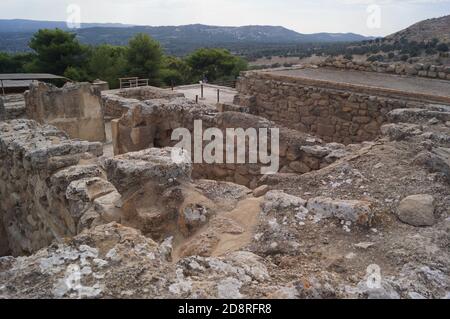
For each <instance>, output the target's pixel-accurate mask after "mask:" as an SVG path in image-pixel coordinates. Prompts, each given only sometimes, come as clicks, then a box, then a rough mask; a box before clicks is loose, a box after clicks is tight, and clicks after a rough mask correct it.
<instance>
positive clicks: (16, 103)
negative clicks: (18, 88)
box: [0, 94, 26, 121]
mask: <svg viewBox="0 0 450 319" xmlns="http://www.w3.org/2000/svg"><path fill="white" fill-rule="evenodd" d="M25 116H26V110H25V100H24V96H23V94H8V95H5V96H1V97H0V121H6V120H14V119H19V118H24V117H25Z"/></svg>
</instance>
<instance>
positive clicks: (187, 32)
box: [0, 20, 370, 55]
mask: <svg viewBox="0 0 450 319" xmlns="http://www.w3.org/2000/svg"><path fill="white" fill-rule="evenodd" d="M42 28H50V29H53V28H61V29H67V26H66V25H65V23H64V22H51V21H31V20H0V51H7V52H22V51H27V50H28V41H29V39H30V38H31V36H32V35H33V33H34V32H36V31H37V30H39V29H42ZM74 32H76V33H77V36H78V38H79V40H80V41H81V42H82V43H85V44H91V45H98V44H103V43H108V44H115V45H124V44H126V43H127V42H128V41H129V39H130V38H131V37H133V36H134V35H135V34H137V33H140V32H142V33H147V34H149V35H150V36H152V37H153V38H154V39H156V40H158V41H160V42H161V44H162V46H163V47H164V48H165V49H166V51H167V52H168V53H170V54H176V55H184V54H187V53H188V52H190V51H192V50H195V49H197V48H200V47H225V48H229V49H231V50H232V49H233V48H235V47H236V46H242V45H251V46H258V45H265V44H272V45H273V44H280V45H281V44H298V43H317V42H322V43H323V42H327V43H331V42H354V41H362V40H367V39H370V38H367V37H364V36H362V35H358V34H354V33H317V34H301V33H298V32H295V31H292V30H289V29H286V28H284V27H280V26H257V25H255V26H242V27H224V26H208V25H202V24H193V25H184V26H159V27H151V26H129V25H123V24H83V25H81V28H80V29H77V30H75V31H74Z"/></svg>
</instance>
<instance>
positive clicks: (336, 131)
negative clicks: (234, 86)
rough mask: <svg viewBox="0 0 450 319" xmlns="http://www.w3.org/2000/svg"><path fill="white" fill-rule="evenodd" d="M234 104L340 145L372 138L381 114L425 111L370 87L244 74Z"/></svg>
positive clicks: (419, 104)
mask: <svg viewBox="0 0 450 319" xmlns="http://www.w3.org/2000/svg"><path fill="white" fill-rule="evenodd" d="M238 91H239V94H238V95H237V96H236V98H235V103H236V104H240V105H243V106H247V107H249V108H250V113H252V114H254V115H258V116H262V117H265V118H267V119H269V120H271V121H274V122H276V123H280V124H282V125H285V126H287V127H290V128H293V129H296V130H300V131H303V132H307V133H310V134H313V135H316V136H319V137H321V138H322V139H323V140H324V141H325V142H339V143H344V144H351V143H355V142H356V143H359V142H363V141H369V140H373V139H375V138H376V137H377V136H379V135H380V128H381V126H382V125H383V124H385V123H386V121H387V120H388V119H387V114H388V113H389V112H390V111H392V110H394V109H398V108H425V107H426V106H427V103H426V102H423V101H417V100H412V99H407V98H401V97H399V96H394V95H391V96H387V95H382V94H378V92H375V90H373V91H372V90H371V88H366V89H365V90H364V89H359V90H357V91H356V90H355V91H352V90H345V89H343V88H340V87H339V86H337V85H334V84H333V83H331V82H330V83H329V85H328V86H327V85H324V84H322V85H317V84H314V83H312V82H310V81H308V80H306V79H303V78H296V77H289V76H280V75H274V74H269V73H264V72H245V73H244V74H242V75H241V77H240V80H239V81H238Z"/></svg>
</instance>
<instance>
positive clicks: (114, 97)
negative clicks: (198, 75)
mask: <svg viewBox="0 0 450 319" xmlns="http://www.w3.org/2000/svg"><path fill="white" fill-rule="evenodd" d="M178 97H184V94H183V93H176V92H173V91H171V90H166V89H160V88H157V87H153V86H145V87H137V88H129V89H118V90H110V91H103V92H102V103H103V106H104V110H105V116H107V117H110V118H113V119H117V118H120V117H121V116H122V114H124V113H126V112H128V110H129V109H130V108H133V107H134V106H135V105H138V104H140V103H142V102H143V101H146V100H152V99H174V98H178Z"/></svg>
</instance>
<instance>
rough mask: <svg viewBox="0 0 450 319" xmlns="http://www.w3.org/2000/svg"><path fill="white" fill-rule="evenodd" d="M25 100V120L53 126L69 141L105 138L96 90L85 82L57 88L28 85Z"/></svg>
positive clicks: (93, 140) (101, 109) (39, 84)
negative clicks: (67, 136) (64, 134)
mask: <svg viewBox="0 0 450 319" xmlns="http://www.w3.org/2000/svg"><path fill="white" fill-rule="evenodd" d="M25 101H26V113H27V117H28V118H29V119H32V120H35V121H37V122H39V123H41V124H50V125H53V126H56V127H57V128H59V129H61V130H63V131H64V132H66V133H67V134H68V135H69V136H70V137H71V138H73V139H75V138H79V139H83V140H88V141H91V142H96V141H98V142H104V141H105V139H106V136H105V123H104V121H103V116H104V112H103V107H102V104H101V97H100V91H99V90H97V89H96V88H95V87H93V86H91V85H90V84H89V83H76V84H72V83H67V84H66V85H65V86H64V87H63V88H61V89H59V88H57V87H54V86H51V85H47V84H45V83H42V82H39V83H37V84H31V86H30V90H29V91H27V92H26V94H25Z"/></svg>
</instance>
